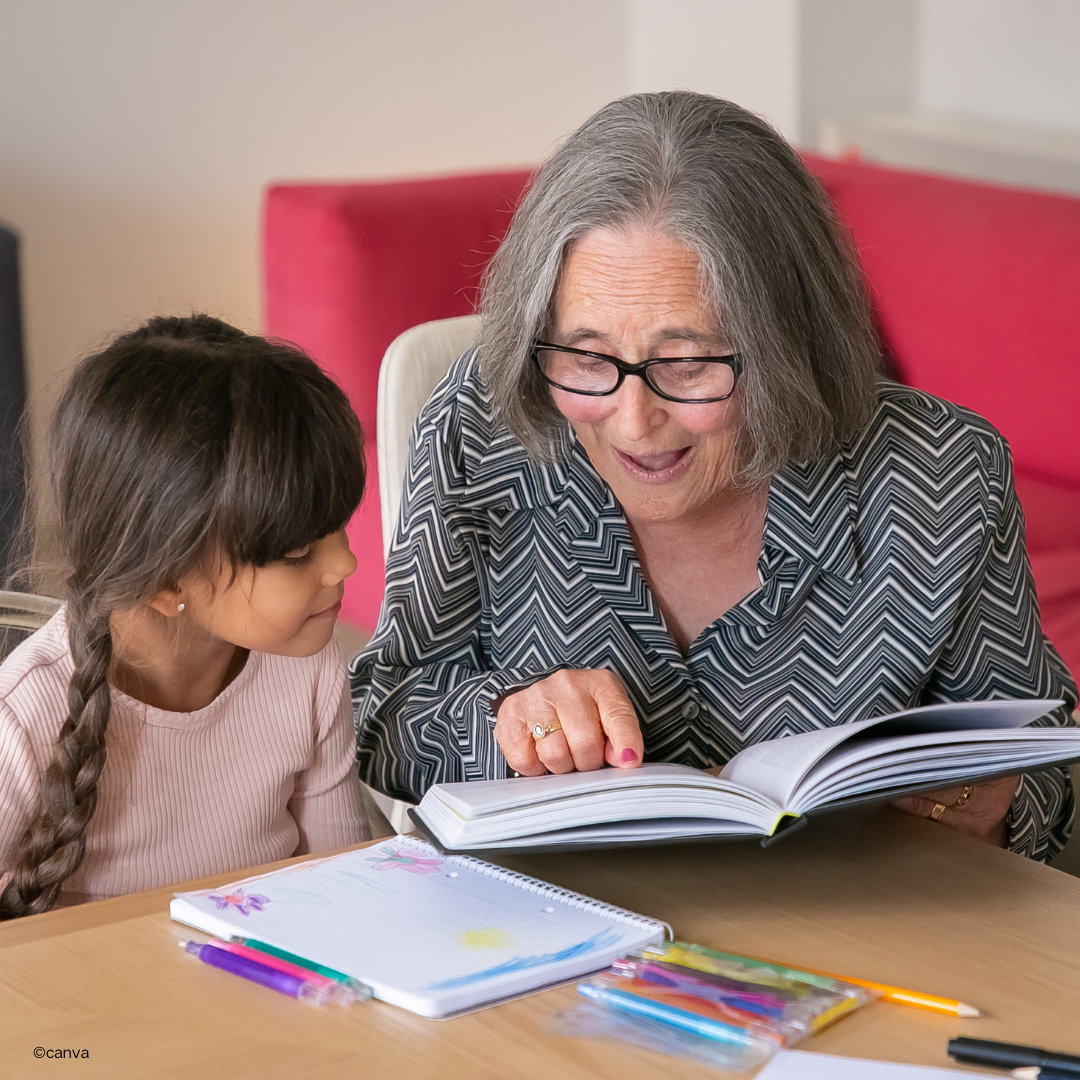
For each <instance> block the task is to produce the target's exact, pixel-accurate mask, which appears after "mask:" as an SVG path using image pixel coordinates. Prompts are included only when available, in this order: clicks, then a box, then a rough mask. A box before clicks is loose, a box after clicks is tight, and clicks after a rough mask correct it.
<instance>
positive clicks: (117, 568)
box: [0, 315, 364, 918]
mask: <svg viewBox="0 0 1080 1080" xmlns="http://www.w3.org/2000/svg"><path fill="white" fill-rule="evenodd" d="M49 456H50V462H49V464H50V477H51V495H52V501H53V510H54V513H55V518H56V529H57V532H58V537H57V540H58V547H59V550H60V553H61V556H62V559H63V561H64V570H65V574H66V588H65V592H66V600H67V623H68V636H69V642H70V645H71V654H72V657H73V658H74V661H75V671H74V673H73V675H72V676H71V682H70V686H69V689H68V715H67V719H66V720H65V721H64V724H63V727H62V728H61V729H60V734H59V736H58V738H57V745H56V751H55V754H54V756H53V759H52V761H51V762H50V763H49V766H48V768H47V770H46V773H45V779H44V783H43V785H42V792H41V805H40V808H39V810H38V813H37V816H36V817H35V818H34V820H33V822H32V823H31V827H30V834H29V840H28V843H27V845H26V848H25V851H24V853H23V855H22V857H21V859H20V861H19V863H18V865H17V866H15V867H14V874H13V876H12V879H11V880H10V882H9V883H8V884H7V886H6V887H5V888H4V890H3V892H2V893H0V918H14V917H18V916H21V915H30V914H35V913H37V912H41V911H47V910H48V909H49V908H51V907H52V906H53V905H54V904H55V903H56V900H57V897H58V896H59V893H60V886H61V885H62V883H63V882H64V881H65V880H66V879H67V878H68V877H70V876H71V874H73V873H74V872H75V870H76V869H77V868H78V866H79V864H80V863H81V862H82V859H83V856H84V854H85V851H86V827H87V825H88V823H89V822H90V819H91V818H92V817H93V815H94V809H95V805H96V802H97V783H98V778H99V777H100V775H101V770H102V768H103V766H104V764H105V729H106V727H107V725H108V722H109V704H110V695H109V685H108V674H109V665H110V663H111V661H112V635H111V633H110V628H109V627H110V623H109V619H110V615H111V613H112V612H113V611H115V610H120V609H123V608H129V607H132V606H134V605H136V604H139V603H142V602H145V601H146V600H148V599H149V598H150V597H152V596H153V595H154V594H156V593H158V592H160V591H161V590H162V589H168V588H175V587H176V585H177V583H178V581H179V580H180V578H182V577H183V576H184V575H185V574H187V573H189V572H191V571H193V570H199V569H201V568H210V567H211V566H212V565H213V564H214V561H215V560H224V561H225V562H226V563H228V564H231V565H232V566H233V567H234V568H235V567H239V566H241V565H253V566H265V565H266V564H267V563H269V562H273V561H274V560H276V559H280V558H282V557H283V556H284V555H285V554H286V553H287V552H289V551H294V550H296V549H297V548H301V547H303V546H305V545H306V544H309V543H311V542H312V541H314V540H317V539H320V538H321V537H323V536H326V535H328V534H330V533H332V532H335V531H337V530H338V529H340V528H341V527H342V526H343V525H344V524H345V523H346V522H347V521H348V520H349V518H350V517H351V516H352V514H353V512H354V511H355V510H356V507H357V506H358V505H359V503H360V499H361V497H362V495H363V493H364V451H363V433H362V432H361V430H360V423H359V421H358V420H357V419H356V415H355V414H354V413H353V411H352V409H351V407H350V406H349V402H348V399H347V398H346V396H345V394H344V393H343V391H342V390H341V389H340V388H339V387H338V386H337V385H336V384H335V383H334V382H333V381H332V380H331V379H330V378H329V377H328V376H327V375H326V374H324V373H323V371H321V370H320V368H319V367H318V365H317V364H315V362H314V361H312V360H311V359H309V358H308V357H307V356H305V355H304V354H303V353H302V352H300V351H299V350H298V349H296V348H294V347H292V346H290V345H287V344H284V343H280V342H273V341H267V340H266V339H264V338H260V337H255V336H253V335H250V334H245V333H243V332H242V331H240V330H237V329H235V328H234V327H232V326H229V325H228V324H227V323H224V322H222V321H221V320H220V319H215V318H211V317H210V316H208V315H193V316H191V317H189V318H155V319H151V320H150V321H149V322H148V323H147V324H146V325H145V326H142V327H140V328H139V329H138V330H135V331H133V332H132V333H129V334H124V335H123V336H122V337H119V338H117V339H116V341H114V342H113V343H112V344H111V345H110V346H109V347H108V348H106V349H105V350H104V351H103V352H101V353H98V354H97V355H95V356H91V357H90V358H89V359H87V360H84V361H83V362H82V363H81V364H80V365H79V366H78V368H77V369H76V370H75V373H74V374H73V375H72V377H71V381H70V382H69V383H68V385H67V388H66V389H65V391H64V393H63V395H62V397H61V399H60V402H59V404H58V405H57V407H56V412H55V414H54V416H53V420H52V426H51V429H50V442H49Z"/></svg>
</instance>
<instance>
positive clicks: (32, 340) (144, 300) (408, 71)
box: [0, 0, 623, 401]
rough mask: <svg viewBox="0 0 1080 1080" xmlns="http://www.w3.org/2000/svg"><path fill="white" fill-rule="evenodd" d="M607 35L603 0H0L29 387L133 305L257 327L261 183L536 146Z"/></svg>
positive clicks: (35, 388) (611, 31) (611, 19)
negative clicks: (205, 313)
mask: <svg viewBox="0 0 1080 1080" xmlns="http://www.w3.org/2000/svg"><path fill="white" fill-rule="evenodd" d="M622 34H623V24H622V4H621V0H544V2H543V3H542V4H534V3H512V4H508V3H505V2H504V0H453V2H452V3H448V2H446V0H394V2H393V3H386V2H383V0H304V2H302V3H301V2H299V0H183V2H177V0H168V2H164V3H155V2H149V3H148V2H146V0H0V220H4V221H6V222H7V223H9V224H10V225H12V226H14V227H15V228H16V229H17V230H18V231H19V232H20V233H21V235H22V241H23V249H22V250H23V291H24V312H25V316H26V331H27V344H28V351H29V359H30V376H31V379H30V381H31V391H32V392H37V393H38V394H39V395H40V392H41V391H42V389H43V388H46V384H48V383H50V380H51V377H52V376H53V374H54V373H55V372H56V371H57V369H59V368H60V367H62V366H64V365H66V364H67V363H68V361H69V360H70V359H71V358H72V357H73V356H74V355H75V354H76V353H79V352H81V351H83V350H85V349H86V348H87V347H88V346H89V345H91V344H92V343H93V342H94V341H95V340H98V339H101V338H103V337H104V336H107V335H108V334H110V333H111V332H112V331H114V330H116V329H117V328H120V327H122V326H125V325H130V324H132V323H135V322H138V321H140V320H142V319H143V318H145V317H147V316H148V315H150V314H154V313H172V312H184V311H190V310H191V309H192V308H199V309H207V310H210V311H213V312H216V313H220V314H223V315H225V316H227V317H229V318H232V319H234V320H236V321H237V322H238V323H240V324H241V325H243V326H246V327H256V326H258V324H259V321H260V311H259V261H258V230H259V210H260V193H261V191H262V190H263V188H264V186H265V185H266V184H267V183H268V182H269V181H272V180H279V179H291V178H299V179H324V178H342V177H348V178H357V177H371V176H386V175H394V174H415V173H437V172H442V171H451V170H465V169H472V168H480V167H485V166H502V165H511V166H512V165H518V164H521V163H529V162H533V161H535V160H537V159H538V158H540V157H541V156H542V155H543V154H544V153H545V152H546V151H547V150H548V149H549V147H550V146H551V144H552V142H553V141H555V140H557V139H558V138H559V137H560V136H562V135H564V134H566V133H567V132H569V131H571V130H573V128H575V127H576V126H577V125H578V124H579V123H580V122H581V121H582V120H584V119H585V118H586V117H587V116H588V115H589V114H590V113H591V112H593V111H594V110H595V109H596V108H598V107H599V106H600V105H601V104H603V103H604V102H605V101H607V100H609V99H610V98H612V97H615V96H617V95H618V94H619V93H620V92H621V90H622V70H623V69H622V48H623V44H622ZM51 381H52V383H55V381H56V380H51ZM49 396H50V394H49V393H48V392H46V393H45V394H44V399H45V401H47V399H48V398H49Z"/></svg>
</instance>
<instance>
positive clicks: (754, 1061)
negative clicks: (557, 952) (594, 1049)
mask: <svg viewBox="0 0 1080 1080" xmlns="http://www.w3.org/2000/svg"><path fill="white" fill-rule="evenodd" d="M619 981H620V979H619V977H618V976H611V975H607V974H605V975H598V976H597V977H596V978H594V979H589V980H588V982H584V983H581V984H580V985H579V986H578V992H579V993H580V994H581V995H582V996H583V998H584V1000H583V1001H582V1002H581V1003H580V1004H579V1005H578V1006H577V1007H575V1008H573V1009H567V1010H565V1011H564V1012H561V1013H559V1014H558V1015H557V1016H556V1017H555V1018H554V1020H553V1024H552V1030H553V1031H554V1032H555V1033H556V1034H559V1035H569V1036H578V1037H583V1038H591V1039H609V1040H613V1041H616V1042H624V1043H630V1044H632V1045H633V1046H640V1047H643V1048H644V1049H646V1050H655V1051H657V1052H658V1053H661V1054H671V1055H673V1056H676V1057H682V1058H688V1059H689V1060H691V1061H696V1062H698V1063H699V1064H702V1065H712V1066H714V1067H715V1068H719V1069H730V1070H731V1071H732V1072H743V1071H745V1070H746V1069H753V1068H755V1067H757V1066H758V1065H761V1064H763V1063H764V1062H766V1061H768V1059H769V1058H770V1057H772V1055H773V1054H775V1053H776V1051H777V1050H779V1049H780V1048H781V1045H782V1044H781V1043H779V1042H778V1041H777V1040H776V1038H775V1037H770V1036H768V1035H764V1034H757V1033H756V1032H753V1031H747V1030H745V1029H743V1028H735V1027H733V1026H732V1025H728V1024H724V1023H723V1022H716V1021H713V1020H711V1019H710V1018H709V1017H706V1016H701V1015H698V1014H694V1013H690V1012H689V1011H687V1012H686V1014H685V1016H683V1017H678V1018H676V1021H675V1022H674V1023H673V1022H672V1015H671V1013H666V1014H665V1015H663V1018H661V1017H660V1016H659V1015H658V1011H657V1010H656V1009H655V1007H654V1005H653V1003H651V1002H650V1001H649V1000H648V999H647V998H641V997H638V996H637V995H633V994H630V993H627V992H626V991H623V990H620V989H619V988H618V986H617V985H616V984H617V983H618V982H619ZM651 1006H652V1007H651Z"/></svg>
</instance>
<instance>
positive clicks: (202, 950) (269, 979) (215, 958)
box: [179, 941, 330, 1005]
mask: <svg viewBox="0 0 1080 1080" xmlns="http://www.w3.org/2000/svg"><path fill="white" fill-rule="evenodd" d="M179 944H180V947H181V948H182V949H183V950H184V952H186V953H187V954H188V955H189V956H194V957H197V958H198V959H199V960H201V961H202V962H203V963H204V964H209V965H210V966H211V967H216V968H221V970H222V971H231V972H232V973H233V974H234V975H239V976H240V977H241V978H242V979H248V980H250V981H251V982H254V983H258V984H259V985H260V986H265V987H267V988H268V989H270V990H276V991H277V992H278V993H279V994H287V995H288V996H289V997H292V998H296V1000H297V1001H306V1002H308V1003H309V1004H311V1005H326V1004H327V1003H328V1002H329V1001H330V993H329V991H328V990H327V989H326V987H325V986H316V985H315V984H314V983H311V982H307V981H306V980H304V979H300V978H297V977H296V976H295V975H290V974H288V973H287V972H284V971H275V970H274V968H271V967H267V966H266V965H265V964H259V963H256V962H255V961H254V960H249V959H248V958H247V957H246V956H240V955H238V954H237V953H231V952H228V951H227V950H225V949H219V948H218V947H217V946H216V945H204V944H203V943H202V942H199V941H181V942H180V943H179Z"/></svg>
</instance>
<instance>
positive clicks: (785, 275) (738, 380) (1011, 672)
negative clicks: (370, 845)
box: [352, 92, 1077, 859]
mask: <svg viewBox="0 0 1080 1080" xmlns="http://www.w3.org/2000/svg"><path fill="white" fill-rule="evenodd" d="M482 309H483V330H482V334H481V343H480V345H479V347H478V348H476V349H474V350H472V351H470V352H469V353H467V354H466V355H465V356H463V357H462V358H461V359H460V360H459V361H458V362H457V363H456V364H455V365H454V366H453V367H452V368H451V370H450V372H449V373H448V375H447V376H446V378H445V379H444V380H443V382H442V383H441V384H440V386H439V387H438V388H437V389H436V391H435V393H434V395H433V396H432V398H431V400H430V401H429V402H428V404H427V406H426V408H425V409H424V411H423V413H422V414H421V416H420V419H419V422H418V426H417V428H416V430H415V433H414V441H413V445H412V449H411V459H410V463H409V467H408V472H407V481H406V490H405V494H404V500H403V503H402V512H401V519H400V523H399V526H398V531H397V535H396V537H395V539H394V543H393V547H392V550H391V554H390V560H389V564H388V567H387V587H386V599H385V601H384V604H383V609H382V614H381V617H380V619H379V625H378V628H377V630H376V632H375V636H374V637H373V638H372V640H371V642H370V644H369V645H368V647H367V649H366V650H365V651H364V652H363V653H362V654H361V655H360V656H359V657H358V658H357V659H356V661H355V662H354V664H353V668H352V678H353V694H354V702H355V704H356V708H357V715H358V725H359V751H360V762H361V775H362V776H363V777H364V778H365V779H366V780H367V781H368V782H369V783H371V784H373V785H374V786H375V787H377V788H379V789H381V790H382V791H384V792H386V793H388V794H390V795H393V796H396V797H399V798H405V799H410V800H415V799H417V798H418V797H420V796H421V795H422V794H423V792H424V791H425V790H426V789H427V788H428V787H429V786H430V785H431V784H433V783H436V782H438V781H451V780H478V779H484V778H491V777H498V776H503V775H506V772H507V771H508V770H512V771H515V772H517V773H521V774H525V775H535V774H538V773H543V772H545V771H549V772H566V771H569V770H573V769H597V768H599V767H601V766H602V765H604V764H605V762H606V763H607V764H609V765H614V766H616V767H619V768H633V767H635V766H636V765H638V764H639V763H640V762H642V761H676V762H681V763H683V764H686V765H693V766H699V767H702V768H705V767H708V766H713V765H718V764H721V763H723V762H725V761H727V760H728V759H729V758H730V757H731V756H732V755H733V754H735V753H736V752H738V751H739V750H740V749H742V748H743V747H744V746H746V745H748V744H749V743H753V742H757V741H760V740H762V739H776V738H780V737H782V736H784V735H787V734H789V733H792V732H800V731H807V730H811V729H814V728H820V727H826V726H830V725H836V724H846V723H850V722H851V721H854V720H859V719H863V718H865V717H869V716H874V715H880V714H883V713H886V712H891V711H894V710H897V709H903V708H907V707H910V706H915V705H920V704H926V703H929V702H935V701H951V700H967V699H979V698H995V697H997V698H1002V697H1007V698H1024V697H1046V698H1055V697H1060V698H1064V699H1065V700H1066V702H1067V705H1066V706H1065V707H1063V708H1061V709H1060V710H1058V711H1057V712H1056V713H1053V714H1051V715H1049V716H1048V717H1046V718H1045V719H1044V721H1043V722H1044V723H1052V724H1066V723H1068V722H1069V714H1070V711H1071V709H1072V708H1073V707H1074V706H1075V705H1076V703H1077V695H1076V687H1075V685H1074V683H1073V681H1072V679H1071V678H1070V676H1069V673H1068V671H1067V670H1066V668H1065V666H1064V665H1063V663H1062V662H1061V660H1060V658H1059V657H1058V655H1057V654H1056V653H1055V652H1054V650H1053V648H1052V647H1051V645H1050V644H1049V643H1048V642H1047V640H1046V638H1045V637H1044V636H1043V634H1042V632H1041V630H1040V628H1039V616H1038V609H1037V604H1036V599H1035V594H1034V590H1033V586H1032V579H1031V573H1030V570H1029V568H1028V561H1027V556H1026V551H1025V547H1024V525H1023V518H1022V515H1021V511H1020V507H1019V505H1018V503H1017V499H1016V494H1015V492H1014V489H1013V477H1012V464H1011V460H1010V456H1009V450H1008V447H1007V445H1006V444H1005V442H1004V440H1003V439H1002V438H1001V436H1000V435H999V434H998V433H997V432H996V431H995V430H994V429H993V428H992V427H991V426H990V425H989V424H988V423H986V422H985V421H984V420H982V419H981V418H979V417H978V416H976V415H974V414H973V413H971V412H968V411H967V410H965V409H962V408H959V407H957V406H955V405H951V404H949V403H947V402H944V401H940V400H938V399H936V398H933V397H930V396H929V395H928V394H924V393H921V392H920V391H918V390H913V389H909V388H907V387H902V386H898V385H896V384H893V383H889V382H886V381H883V380H882V379H881V378H880V377H879V371H878V369H879V352H878V346H877V343H876V340H875V336H874V331H873V327H872V323H871V318H870V315H869V311H868V307H867V301H866V297H865V293H864V289H863V285H862V281H861V276H860V272H859V269H858V266H857V262H856V260H855V257H854V256H853V254H852V252H851V250H850V246H849V244H848V243H847V241H846V240H845V239H844V238H843V236H842V234H841V231H840V230H839V228H838V226H837V223H836V220H835V217H834V214H833V211H832V209H831V207H830V205H829V203H828V200H827V199H826V197H825V195H824V194H823V192H822V191H821V189H820V187H819V186H818V184H817V183H816V182H815V181H814V179H813V178H812V177H811V176H810V175H809V174H808V173H807V171H806V169H805V168H804V167H803V165H802V163H801V162H800V161H799V158H798V157H797V155H796V154H795V153H794V152H793V151H792V150H791V148H790V147H789V146H788V145H787V144H786V143H785V142H784V141H783V140H782V139H781V138H780V137H779V136H778V135H777V134H776V133H775V132H774V131H773V130H772V129H771V128H770V127H769V126H768V125H767V124H766V123H764V122H763V121H762V120H760V119H759V118H757V117H755V116H753V115H752V114H750V113H748V112H746V111H744V110H743V109H741V108H739V107H737V106H735V105H733V104H731V103H729V102H726V101H721V100H717V99H715V98H710V97H706V96H703V95H698V94H692V93H686V92H679V93H665V94H642V95H635V96H632V97H628V98H624V99H622V100H619V101H616V102H613V103H612V104H610V105H608V106H606V107H605V108H603V109H601V110H600V111H599V112H598V113H597V114H596V115H595V116H594V117H592V119H590V120H589V121H587V122H586V123H585V124H584V125H583V126H582V127H581V129H580V130H578V131H577V132H576V133H575V134H574V135H572V136H571V137H570V139H569V140H568V141H567V142H566V143H565V144H564V145H563V146H562V147H561V149H559V150H558V151H557V152H556V153H555V154H554V156H553V157H552V158H551V159H550V160H549V161H548V162H547V163H546V164H545V165H544V166H543V167H542V168H541V169H540V171H539V173H538V174H537V177H536V180H535V182H534V184H533V186H532V188H531V189H530V190H529V193H528V195H527V196H526V197H525V200H524V202H523V203H522V205H521V207H520V209H519V210H518V211H517V213H516V215H515V217H514V220H513V223H512V225H511V227H510V231H509V233H508V234H507V237H506V240H505V241H504V242H503V244H502V246H501V247H500V248H499V251H498V253H497V254H496V256H495V258H494V259H493V261H492V263H491V266H490V268H489V271H488V273H487V276H486V280H485V286H484V290H483V300H482ZM903 808H904V809H907V810H909V811H911V812H913V813H919V814H924V815H927V816H933V817H934V818H935V819H937V820H940V821H941V823H942V824H943V825H946V826H950V827H953V828H955V829H958V830H961V831H963V832H966V833H969V834H971V835H975V836H978V837H981V838H983V839H986V840H988V841H990V842H993V843H997V844H1000V845H1007V846H1009V847H1010V848H1012V849H1013V850H1014V851H1020V852H1023V853H1024V854H1027V855H1029V856H1032V857H1035V858H1040V859H1046V858H1049V857H1051V856H1052V855H1053V854H1055V853H1056V852H1057V851H1058V850H1059V849H1060V847H1061V846H1062V844H1063V843H1064V840H1065V838H1066V837H1067V835H1068V829H1069V827H1070V825H1071V819H1072V792H1071V787H1070V785H1069V781H1068V776H1067V773H1066V772H1065V771H1064V770H1061V769H1055V770H1051V771H1047V772H1044V773H1040V774H1037V775H1029V776H1025V777H1023V778H1022V779H1020V780H1019V781H1018V780H1017V778H1016V777H1012V778H1010V779H1007V780H999V781H996V782H992V783H986V784H980V785H978V786H976V787H974V788H973V789H970V788H965V789H963V791H961V790H960V789H956V790H953V791H947V792H936V793H934V794H933V795H931V796H930V797H928V798H910V799H907V800H904V801H903Z"/></svg>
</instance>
